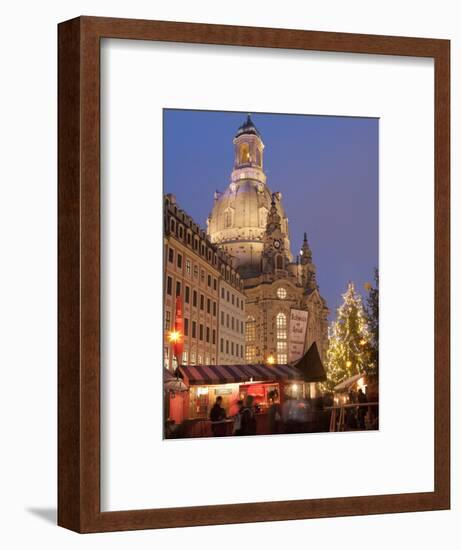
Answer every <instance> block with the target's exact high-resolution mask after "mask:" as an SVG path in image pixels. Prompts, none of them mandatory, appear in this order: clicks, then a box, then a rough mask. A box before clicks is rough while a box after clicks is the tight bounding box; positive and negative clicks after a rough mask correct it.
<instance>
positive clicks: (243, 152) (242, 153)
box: [239, 143, 250, 164]
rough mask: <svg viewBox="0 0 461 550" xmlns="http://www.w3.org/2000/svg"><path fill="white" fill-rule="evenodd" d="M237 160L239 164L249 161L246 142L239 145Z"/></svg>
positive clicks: (248, 149) (248, 150)
mask: <svg viewBox="0 0 461 550" xmlns="http://www.w3.org/2000/svg"><path fill="white" fill-rule="evenodd" d="M239 162H240V164H246V163H247V162H250V146H249V144H248V143H242V145H240V150H239Z"/></svg>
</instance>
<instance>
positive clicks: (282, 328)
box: [275, 313, 287, 340]
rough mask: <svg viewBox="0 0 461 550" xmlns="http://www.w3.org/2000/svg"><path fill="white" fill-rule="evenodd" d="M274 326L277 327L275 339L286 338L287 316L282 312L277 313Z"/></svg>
mask: <svg viewBox="0 0 461 550" xmlns="http://www.w3.org/2000/svg"><path fill="white" fill-rule="evenodd" d="M275 326H276V329H277V340H286V339H287V316H286V315H285V314H284V313H277V317H276V318H275Z"/></svg>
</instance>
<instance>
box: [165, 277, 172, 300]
mask: <svg viewBox="0 0 461 550" xmlns="http://www.w3.org/2000/svg"><path fill="white" fill-rule="evenodd" d="M172 287H173V279H172V278H171V277H167V278H166V293H167V294H168V295H169V296H171V292H172Z"/></svg>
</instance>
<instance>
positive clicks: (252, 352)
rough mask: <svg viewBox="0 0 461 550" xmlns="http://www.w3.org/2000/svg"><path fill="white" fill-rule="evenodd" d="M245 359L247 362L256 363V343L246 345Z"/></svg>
mask: <svg viewBox="0 0 461 550" xmlns="http://www.w3.org/2000/svg"><path fill="white" fill-rule="evenodd" d="M245 360H246V362H247V363H254V362H255V361H256V347H255V345H254V344H247V345H246V348H245Z"/></svg>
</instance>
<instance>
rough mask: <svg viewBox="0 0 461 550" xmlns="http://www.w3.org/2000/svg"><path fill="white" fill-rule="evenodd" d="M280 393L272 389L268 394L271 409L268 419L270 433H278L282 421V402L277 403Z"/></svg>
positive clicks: (268, 412)
mask: <svg viewBox="0 0 461 550" xmlns="http://www.w3.org/2000/svg"><path fill="white" fill-rule="evenodd" d="M277 397H278V394H277V392H276V391H274V390H272V391H271V392H269V394H268V398H269V403H270V405H269V409H268V411H267V416H268V421H269V433H271V434H278V433H279V428H280V423H281V420H282V413H281V409H280V404H279V403H277V401H276V399H277Z"/></svg>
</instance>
